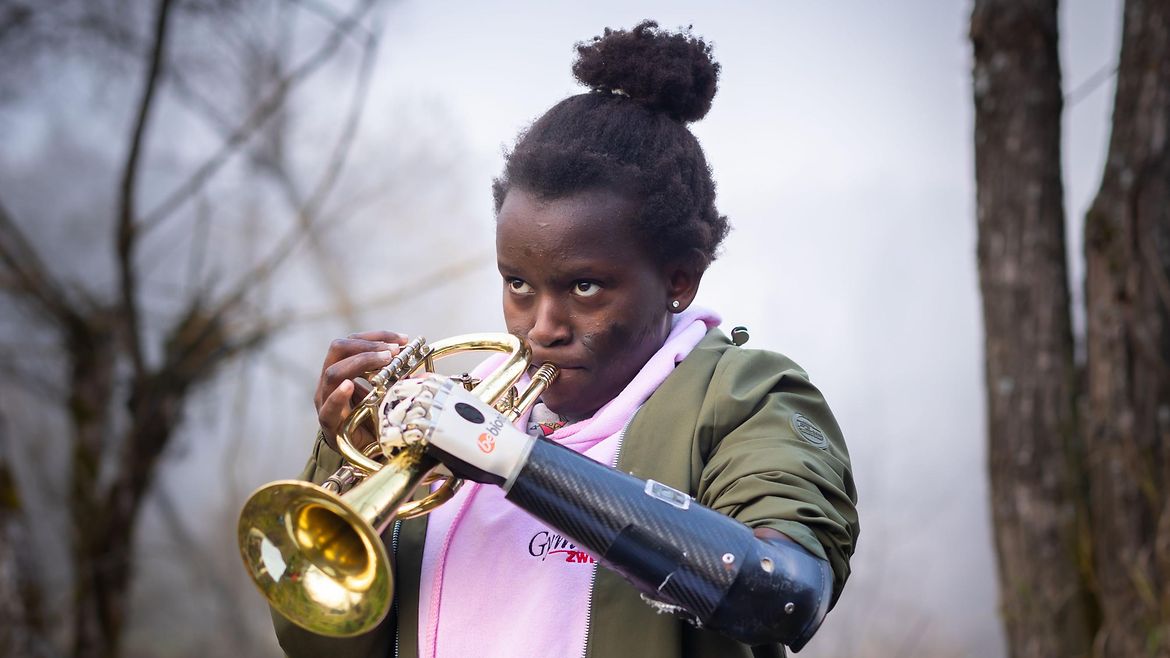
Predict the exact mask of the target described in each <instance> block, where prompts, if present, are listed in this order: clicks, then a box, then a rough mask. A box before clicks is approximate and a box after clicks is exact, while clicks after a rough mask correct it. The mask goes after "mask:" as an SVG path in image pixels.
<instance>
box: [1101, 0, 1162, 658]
mask: <svg viewBox="0 0 1170 658" xmlns="http://www.w3.org/2000/svg"><path fill="white" fill-rule="evenodd" d="M1085 256H1086V261H1087V263H1086V265H1087V280H1086V303H1087V305H1088V333H1087V341H1088V369H1087V381H1086V383H1087V393H1088V418H1087V423H1086V429H1087V432H1086V437H1085V442H1086V450H1087V455H1088V464H1089V487H1090V493H1091V506H1092V507H1091V512H1092V519H1093V531H1092V539H1093V547H1094V551H1095V554H1094V556H1093V557H1094V559H1093V566H1094V569H1095V574H1096V583H1097V586H1098V588H1099V590H1100V600H1101V608H1102V613H1103V626H1102V628H1101V632H1100V635H1099V638H1098V644H1097V647H1098V654H1099V655H1102V656H1126V657H1130V656H1170V500H1168V497H1170V2H1167V0H1128V1H1127V2H1126V4H1125V17H1124V28H1123V39H1122V47H1121V60H1120V64H1119V67H1118V76H1117V97H1116V99H1115V102H1114V110H1113V133H1112V137H1111V139H1110V144H1109V159H1108V162H1107V164H1106V166H1105V175H1104V178H1103V179H1102V182H1101V189H1100V191H1099V192H1098V194H1097V198H1096V199H1095V200H1094V202H1093V205H1092V208H1091V209H1090V211H1089V214H1088V216H1087V217H1086V220H1085Z"/></svg>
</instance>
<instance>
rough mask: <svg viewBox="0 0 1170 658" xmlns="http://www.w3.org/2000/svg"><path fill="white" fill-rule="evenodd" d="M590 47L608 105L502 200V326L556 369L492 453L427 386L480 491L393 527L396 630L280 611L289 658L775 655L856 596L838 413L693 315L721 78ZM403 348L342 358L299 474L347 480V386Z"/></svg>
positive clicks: (720, 224) (566, 121)
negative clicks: (348, 627)
mask: <svg viewBox="0 0 1170 658" xmlns="http://www.w3.org/2000/svg"><path fill="white" fill-rule="evenodd" d="M578 50H579V53H580V57H579V59H578V61H577V62H576V64H575V65H574V67H573V72H574V74H575V75H576V76H577V78H578V79H579V80H581V81H582V82H583V83H584V84H585V85H587V86H588V87H590V91H588V92H586V93H583V94H580V95H576V96H572V97H570V98H567V99H565V100H563V101H561V102H560V103H558V104H557V105H555V106H554V107H553V108H552V109H550V110H549V111H548V112H546V113H545V114H544V115H543V116H542V117H540V118H539V119H538V120H537V121H536V122H535V123H534V124H533V125H532V126H531V127H530V128H529V129H528V130H526V131H525V132H524V133H523V134H521V135H520V137H519V139H518V141H517V143H516V145H515V147H514V149H513V150H512V152H511V153H510V154H509V155H508V156H507V160H506V164H505V168H504V172H503V174H502V175H501V176H500V178H499V179H497V180H496V181H495V185H494V191H495V200H496V210H497V225H496V254H497V261H498V265H499V270H500V274H501V277H502V285H503V298H504V316H505V319H506V321H507V329H508V331H509V332H511V333H513V334H515V335H518V336H521V337H523V338H524V339H526V340H527V341H528V343H529V345H530V346H531V348H532V351H533V362H534V363H537V364H539V363H543V362H551V363H554V364H556V365H557V366H559V367H560V369H561V374H560V376H559V378H558V379H557V380H556V381H555V382H554V383H553V385H552V386H551V387H550V388H549V389H548V390H547V391H546V392H545V393H544V395H543V397H542V399H541V402H539V403H538V404H537V405H536V407H535V408H534V409H533V411H532V413H531V417H529V418H524V419H522V422H520V423H518V426H519V429H516V430H511V429H510V428H505V429H504V430H502V431H500V432H499V435H498V436H497V437H496V439H495V440H494V442H492V443H491V444H490V446H487V447H486V448H485V446H484V445H483V444H482V443H480V444H478V445H477V444H476V438H477V436H479V435H480V433H481V432H480V428H479V426H477V425H476V421H484V422H487V423H489V424H490V422H491V420H492V418H493V416H492V413H493V412H492V411H491V410H490V409H489V408H487V407H486V406H484V405H480V404H478V403H476V402H475V401H474V400H473V399H471V398H470V397H469V396H467V397H464V396H462V394H461V392H460V391H458V390H453V389H452V388H451V387H450V386H444V385H443V383H442V382H441V381H440V380H437V379H436V380H431V381H428V382H427V383H426V384H425V387H426V388H427V389H428V390H429V393H428V394H427V398H426V400H424V401H421V402H420V401H418V400H416V401H414V402H411V404H415V405H416V406H419V408H420V410H421V412H422V413H424V414H425V416H426V418H425V420H426V421H427V422H426V424H425V425H426V427H428V428H429V430H428V432H429V436H428V440H429V443H430V445H431V448H430V449H431V450H432V453H433V454H435V455H437V456H439V457H440V458H441V459H442V460H443V461H444V463H445V464H446V465H447V466H448V467H449V468H450V469H451V470H452V471H454V472H455V473H456V474H458V475H461V476H464V477H468V478H470V479H473V480H475V481H476V482H474V483H469V484H468V486H465V487H464V488H463V489H462V490H461V491H460V493H459V494H457V496H456V497H455V498H454V499H453V500H452V501H450V502H448V503H447V504H446V505H443V506H442V507H440V508H439V509H438V511H436V512H434V513H432V514H431V515H429V517H423V518H420V519H415V520H411V521H406V522H402V523H401V524H399V526H398V527H397V528H396V530H395V532H394V534H395V537H394V541H393V543H394V548H395V563H396V567H395V568H396V573H395V582H396V605H395V608H394V612H392V613H391V615H390V616H389V617H388V618H387V619H386V620H385V622H383V623H382V624H381V625H380V626H379V627H378V628H376V629H375V630H373V631H371V632H370V633H367V634H365V635H361V636H358V637H354V638H346V639H330V638H323V637H318V636H314V635H312V634H310V633H307V632H305V631H303V630H301V629H299V628H297V627H295V626H293V625H292V624H290V623H288V622H287V621H285V620H283V619H280V618H279V617H276V618H275V622H276V626H277V634H278V636H279V638H280V641H281V645H282V646H283V647H284V649H285V651H286V652H287V653H288V654H289V655H328V656H330V657H331V658H338V657H339V656H379V657H381V656H387V655H401V656H425V657H428V658H429V657H433V656H438V657H442V658H446V657H449V656H468V655H476V656H480V657H486V656H538V655H539V656H596V657H609V656H622V655H629V656H635V655H636V656H663V657H666V656H752V655H754V656H775V655H782V654H783V651H784V649H783V647H782V646H781V645H782V644H787V645H789V646H790V647H793V648H796V649H799V648H800V647H801V646H803V645H804V643H805V642H807V640H808V639H809V637H811V635H812V633H813V632H815V630H816V628H817V626H819V624H820V622H821V620H822V619H823V617H824V614H825V613H826V611H827V610H828V609H829V607H831V605H832V603H833V602H835V601H836V599H837V597H838V596H839V595H840V593H841V589H842V587H843V586H844V584H845V581H846V578H847V577H848V575H849V559H850V556H851V555H852V553H853V549H854V546H855V543H856V539H857V534H858V523H857V514H856V510H855V503H856V493H855V490H854V486H853V480H852V476H851V473H850V466H849V456H848V453H847V451H846V447H845V443H844V441H843V440H842V437H841V432H840V429H839V428H838V426H837V423H836V422H835V421H834V419H833V416H832V413H831V412H830V411H829V407H828V406H827V404H826V403H825V401H824V399H823V398H822V396H821V394H820V393H819V391H818V390H817V389H816V388H815V387H814V386H813V385H812V384H811V383H810V382H809V380H808V377H807V376H806V374H805V373H804V372H803V371H802V370H801V369H800V368H799V367H798V366H797V365H796V364H794V363H793V362H792V361H790V360H788V359H787V358H785V357H783V356H781V355H778V354H774V353H770V352H764V351H756V350H747V349H743V348H741V347H739V346H737V345H735V344H733V342H732V341H730V340H729V339H728V338H727V337H726V336H725V335H724V334H723V333H722V332H721V331H720V330H719V329H718V328H716V327H717V325H718V324H719V322H720V320H719V317H718V315H716V314H715V313H713V312H710V311H706V310H703V309H699V308H695V307H693V306H692V300H693V299H694V297H695V294H696V292H697V291H698V288H699V283H700V281H701V279H702V276H703V273H704V271H705V270H706V268H707V266H708V265H709V264H710V263H711V262H712V261H713V260H714V259H715V255H716V252H717V249H718V247H719V244H720V242H721V241H722V239H723V238H724V236H725V235H726V233H727V230H728V225H727V220H726V218H725V217H723V216H721V215H720V214H719V213H718V211H717V210H716V208H715V184H714V182H713V180H712V177H711V172H710V170H709V168H708V166H707V163H706V160H705V158H704V155H703V151H702V149H701V148H700V146H699V143H698V142H697V141H696V139H695V137H694V136H693V135H692V134H691V132H690V131H689V130H688V128H687V124H688V123H689V122H693V121H696V120H698V119H700V118H702V117H703V116H704V115H705V114H706V112H707V110H708V109H709V108H710V105H711V100H712V98H713V97H714V94H715V88H716V80H717V77H718V73H719V66H718V64H716V63H715V62H714V61H713V60H712V58H711V53H710V48H709V47H708V46H707V45H706V44H705V43H704V42H703V41H702V40H701V39H699V38H697V37H695V36H693V35H691V34H690V33H671V32H667V31H663V30H660V29H659V28H658V27H657V25H656V24H655V23H653V22H649V21H647V22H644V23H642V24H640V25H638V26H637V27H635V28H634V29H632V30H629V31H610V30H606V32H605V35H604V36H603V37H598V38H595V39H594V40H593V41H591V42H588V43H584V44H580V45H579V47H578ZM406 340H407V337H406V336H403V335H401V334H397V333H392V332H384V331H372V332H367V333H361V334H354V335H352V336H350V337H348V338H345V339H340V340H336V341H334V342H333V343H332V345H331V346H330V348H329V351H328V353H327V355H326V358H325V365H324V368H323V371H322V375H321V379H320V382H319V385H318V389H317V394H316V400H315V402H316V405H317V409H318V414H319V419H320V423H321V427H322V435H321V437H319V439H318V441H317V444H316V446H315V447H314V449H313V454H312V457H311V459H310V461H309V464H308V466H307V468H306V470H305V473H304V474H303V478H304V479H308V480H312V481H314V482H321V481H322V480H323V479H324V478H326V477H327V476H328V475H329V474H330V473H332V472H333V471H334V470H335V469H336V468H337V466H338V465H339V456H338V455H337V454H336V453H335V452H334V451H333V450H331V449H330V447H329V446H328V444H327V442H326V441H325V440H324V437H325V436H331V435H333V434H334V433H336V432H337V430H338V428H339V427H340V426H341V424H342V423H343V422H344V420H345V418H346V417H347V415H348V414H349V412H350V410H351V407H350V400H351V397H352V396H353V393H354V385H353V383H352V381H351V380H352V379H353V378H354V377H357V376H360V375H362V374H363V373H366V372H369V371H372V370H376V369H378V368H380V367H382V366H384V365H385V364H386V363H388V362H389V361H390V359H391V358H392V357H393V356H394V355H395V354H396V353H397V351H398V348H399V346H400V345H402V344H404V343H405V342H406ZM432 396H438V397H439V398H442V399H445V400H446V403H445V404H442V405H441V408H440V406H436V405H432V404H431V403H430V402H429V400H430V399H431V397H432ZM455 401H459V402H461V403H462V404H452V402H455ZM454 409H463V411H461V412H460V414H455V412H454V411H453V410H454ZM467 409H475V411H473V412H468V411H467ZM485 419H486V420H485ZM480 424H482V423H480ZM524 430H527V431H526V432H525V431H524ZM537 437H539V438H537ZM487 448H490V450H489V449H487ZM489 453H490V454H489ZM684 494H685V495H684ZM389 535H390V533H389V532H388V533H387V537H386V538H385V539H386V541H387V543H388V544H390V543H391V539H390V537H389ZM595 560H596V561H600V562H601V564H602V568H600V569H599V568H598V565H597V562H596V561H595ZM663 612H668V613H672V614H661V613H663Z"/></svg>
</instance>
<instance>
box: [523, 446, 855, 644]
mask: <svg viewBox="0 0 1170 658" xmlns="http://www.w3.org/2000/svg"><path fill="white" fill-rule="evenodd" d="M507 498H508V500H510V501H512V502H513V503H515V504H516V505H518V506H520V507H521V508H523V509H524V510H526V511H528V512H529V513H531V514H533V515H534V516H536V517H537V518H540V519H541V520H543V521H545V522H546V523H548V524H549V525H550V526H552V527H553V528H555V529H556V530H558V531H560V532H562V533H564V534H566V535H567V536H569V537H571V538H572V539H573V540H574V541H575V542H576V543H578V544H579V545H581V546H583V547H585V548H586V549H588V550H589V551H591V552H592V553H593V554H594V555H596V556H597V557H599V558H600V560H601V563H602V564H603V565H605V566H606V567H608V568H610V569H613V570H614V571H617V572H618V573H620V574H621V575H622V576H623V577H625V578H626V580H628V581H630V583H632V584H633V585H634V587H635V588H637V589H638V591H640V592H641V593H642V598H643V599H645V600H646V601H647V603H649V604H651V605H652V606H654V607H655V608H657V609H658V610H660V611H663V612H671V613H674V614H677V615H680V616H682V617H684V618H686V619H688V620H689V621H691V622H692V623H694V624H696V625H697V626H701V627H705V628H710V629H713V630H716V631H719V632H721V633H723V634H725V635H727V636H729V637H732V638H734V639H736V640H738V641H740V642H744V643H746V644H753V645H754V644H764V643H769V642H782V643H784V644H786V645H788V646H789V648H791V649H792V650H793V651H799V650H800V649H801V648H802V647H803V646H804V645H805V643H806V642H808V640H809V638H811V637H812V635H813V633H814V632H816V630H817V627H819V626H820V623H821V621H822V620H823V619H824V617H825V613H826V612H827V611H828V607H829V599H830V595H831V592H832V582H833V581H832V578H833V577H832V572H831V570H830V568H829V565H828V563H827V562H825V561H824V560H820V559H818V558H817V557H815V556H813V555H811V554H809V553H808V552H806V551H805V550H804V549H802V548H800V547H799V546H797V545H796V544H795V543H792V542H790V541H771V540H761V539H759V538H757V537H756V536H755V535H754V534H753V533H752V530H751V529H750V528H748V527H747V526H745V525H743V524H742V523H739V522H738V521H735V520H734V519H731V518H729V517H726V516H724V515H722V514H719V513H718V512H715V511H714V510H711V509H709V508H707V507H703V506H702V505H700V504H698V503H696V502H695V501H694V500H692V499H691V498H690V497H689V496H687V495H686V494H684V493H682V492H679V491H676V490H674V489H671V488H670V487H667V486H665V485H663V484H660V483H658V482H655V481H653V480H640V479H638V478H636V477H633V476H632V475H628V474H626V473H622V472H621V471H618V470H616V469H612V468H609V467H608V466H604V465H602V464H599V463H597V462H595V461H593V460H591V459H589V458H587V457H584V456H582V455H579V454H577V453H575V452H573V451H572V450H569V449H567V448H564V447H561V446H559V445H557V444H555V443H552V442H551V441H547V440H543V439H538V440H537V441H536V442H535V444H534V445H533V447H532V452H531V453H530V455H529V457H528V459H527V461H526V462H525V464H524V467H523V468H522V469H521V470H520V472H519V473H518V474H517V475H516V477H515V479H514V481H513V482H512V483H511V486H510V488H509V489H508V493H507Z"/></svg>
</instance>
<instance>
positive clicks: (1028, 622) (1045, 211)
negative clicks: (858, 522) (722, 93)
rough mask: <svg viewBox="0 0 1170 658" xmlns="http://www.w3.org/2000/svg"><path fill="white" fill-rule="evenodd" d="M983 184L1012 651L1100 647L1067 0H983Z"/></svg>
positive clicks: (1001, 540) (1000, 530) (996, 470)
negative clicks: (1065, 134)
mask: <svg viewBox="0 0 1170 658" xmlns="http://www.w3.org/2000/svg"><path fill="white" fill-rule="evenodd" d="M970 37H971V42H972V44H973V46H974V52H975V58H974V96H975V179H976V186H977V197H976V204H977V218H978V228H979V243H978V256H979V282H980V290H981V292H982V297H983V320H984V329H985V336H986V343H985V349H986V354H985V359H986V362H985V368H986V373H985V374H986V387H987V414H988V415H987V425H988V439H989V441H988V467H989V471H990V478H991V496H992V499H991V508H992V516H993V519H994V523H995V540H996V553H997V556H998V560H999V562H998V565H999V581H1000V591H1001V605H1002V614H1003V617H1004V622H1005V626H1006V630H1007V638H1008V645H1009V646H1008V648H1009V653H1010V655H1012V656H1014V657H1016V658H1051V657H1053V656H1061V657H1062V658H1070V657H1075V656H1087V655H1089V652H1090V647H1091V638H1092V628H1093V626H1094V617H1095V613H1094V606H1093V603H1092V598H1091V596H1090V594H1089V592H1088V591H1087V590H1086V588H1085V585H1084V581H1083V579H1082V573H1081V569H1080V567H1079V560H1078V551H1077V537H1078V527H1079V525H1078V524H1079V521H1078V516H1079V515H1078V506H1077V505H1076V504H1075V502H1074V501H1076V500H1077V495H1076V487H1075V483H1076V482H1077V479H1078V478H1077V476H1076V474H1077V463H1078V460H1077V457H1076V446H1077V418H1076V366H1075V363H1074V356H1073V339H1072V329H1071V320H1070V314H1069V291H1068V271H1067V269H1066V267H1067V266H1066V262H1065V251H1066V250H1065V233H1064V206H1063V200H1062V197H1063V184H1062V182H1061V173H1060V119H1061V110H1062V107H1063V99H1062V95H1061V88H1060V80H1061V73H1060V60H1059V56H1058V52H1057V3H1056V0H976V2H975V7H974V11H973V13H972V15H971V33H970Z"/></svg>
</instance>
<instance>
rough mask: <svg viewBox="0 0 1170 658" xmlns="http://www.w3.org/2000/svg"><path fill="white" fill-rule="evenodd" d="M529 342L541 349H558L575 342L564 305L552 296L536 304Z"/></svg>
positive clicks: (545, 296)
mask: <svg viewBox="0 0 1170 658" xmlns="http://www.w3.org/2000/svg"><path fill="white" fill-rule="evenodd" d="M528 340H529V342H531V343H534V344H536V345H540V346H541V347H556V346H558V345H565V344H568V343H569V342H571V341H572V340H573V329H572V326H571V325H570V324H569V314H568V312H567V309H566V308H565V306H564V304H562V303H561V302H560V300H558V299H556V298H555V297H554V296H552V295H544V296H542V298H541V299H539V300H538V301H537V303H536V308H535V316H534V317H533V318H532V328H531V329H529V330H528Z"/></svg>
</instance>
